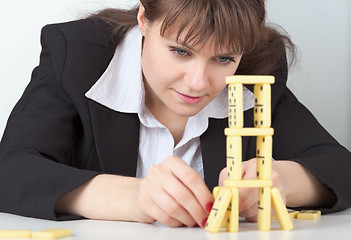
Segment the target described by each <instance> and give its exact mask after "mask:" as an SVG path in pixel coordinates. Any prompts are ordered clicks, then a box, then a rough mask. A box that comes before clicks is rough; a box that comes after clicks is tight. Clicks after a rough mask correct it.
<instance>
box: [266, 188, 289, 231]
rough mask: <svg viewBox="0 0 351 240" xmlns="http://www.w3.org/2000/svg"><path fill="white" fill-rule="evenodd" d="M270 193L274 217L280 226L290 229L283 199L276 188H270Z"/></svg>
mask: <svg viewBox="0 0 351 240" xmlns="http://www.w3.org/2000/svg"><path fill="white" fill-rule="evenodd" d="M271 194H272V205H273V209H274V212H275V215H276V217H277V218H278V221H279V224H280V227H281V228H282V229H283V230H287V231H288V230H291V229H293V225H292V222H291V219H290V216H289V214H288V211H287V209H286V207H285V204H284V202H283V199H282V197H281V195H280V192H279V190H278V189H277V188H272V189H271Z"/></svg>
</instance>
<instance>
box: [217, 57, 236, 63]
mask: <svg viewBox="0 0 351 240" xmlns="http://www.w3.org/2000/svg"><path fill="white" fill-rule="evenodd" d="M217 61H218V62H220V63H221V64H229V63H230V62H236V61H235V59H234V58H233V57H217Z"/></svg>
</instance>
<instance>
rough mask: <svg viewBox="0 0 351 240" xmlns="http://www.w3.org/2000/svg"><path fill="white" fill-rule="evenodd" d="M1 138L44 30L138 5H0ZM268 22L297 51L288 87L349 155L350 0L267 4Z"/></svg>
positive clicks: (61, 1) (83, 0) (79, 0)
mask: <svg viewBox="0 0 351 240" xmlns="http://www.w3.org/2000/svg"><path fill="white" fill-rule="evenodd" d="M0 1H1V7H0V136H2V134H3V130H4V128H5V125H6V121H7V118H8V116H9V114H10V112H11V110H12V108H13V106H14V105H15V103H16V102H17V101H18V99H19V98H20V96H21V94H22V93H23V90H24V88H25V87H26V85H27V84H28V82H29V80H30V75H31V71H32V70H33V68H34V67H35V66H36V65H37V64H38V62H39V53H40V29H41V28H42V27H43V26H44V25H45V24H48V23H55V22H62V21H69V20H74V19H78V18H82V17H84V16H87V14H89V13H93V12H95V11H97V10H99V9H103V8H106V7H123V8H129V7H131V6H134V5H135V4H137V3H138V0H55V1H48V0H31V1H28V0H0ZM267 11H268V21H269V22H274V23H277V24H279V25H281V26H282V27H283V28H284V29H285V30H287V32H288V33H289V34H290V36H291V38H292V40H293V41H294V42H295V44H297V46H298V48H299V55H298V63H297V65H295V66H294V67H293V68H292V69H291V72H290V76H289V87H290V88H291V89H292V90H293V92H294V93H295V94H296V95H297V97H298V98H299V99H300V101H301V102H303V103H304V104H305V105H306V106H307V107H308V108H309V109H310V110H311V111H312V112H313V114H314V115H315V116H316V117H317V119H318V120H319V121H320V122H321V124H322V125H323V126H324V127H325V128H326V129H327V130H328V131H329V132H330V133H331V134H332V135H333V136H334V137H335V138H336V139H337V140H338V141H339V142H340V143H342V144H343V145H344V146H346V147H347V148H348V149H349V150H351V124H350V122H351V95H350V90H351V44H350V43H351V1H349V0H337V1H334V0H309V1H304V0H294V1H291V0H268V1H267Z"/></svg>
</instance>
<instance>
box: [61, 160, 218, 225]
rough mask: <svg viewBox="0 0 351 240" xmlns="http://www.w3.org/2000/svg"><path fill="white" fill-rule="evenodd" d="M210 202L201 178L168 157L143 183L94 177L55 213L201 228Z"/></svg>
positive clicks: (122, 178) (127, 179)
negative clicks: (158, 222)
mask: <svg viewBox="0 0 351 240" xmlns="http://www.w3.org/2000/svg"><path fill="white" fill-rule="evenodd" d="M212 202H213V197H212V195H211V193H210V191H209V190H208V188H207V187H206V185H205V183H204V181H203V180H202V178H201V176H200V175H199V174H198V173H197V172H196V171H195V170H194V169H192V168H191V167H190V166H188V165H187V164H186V163H184V162H183V161H182V160H181V159H179V158H177V157H168V158H166V159H165V160H164V161H163V162H162V163H161V164H160V165H157V166H153V167H152V168H151V169H150V171H149V172H148V175H147V176H146V178H145V179H137V178H131V177H122V176H116V175H107V174H103V175H98V176H96V177H95V178H93V179H92V180H90V181H88V182H87V183H85V184H84V185H82V186H81V187H79V188H77V189H75V190H73V191H71V192H69V193H67V194H66V195H64V196H63V197H62V198H60V199H59V201H58V203H57V205H56V210H57V211H58V212H63V213H69V214H75V215H80V216H84V217H87V218H91V219H104V220H122V221H137V222H146V223H151V222H154V221H160V222H162V223H164V224H166V225H169V226H172V227H178V226H183V225H186V226H189V227H193V226H194V225H196V224H197V225H199V226H201V225H203V224H204V222H205V221H206V218H207V216H208V211H209V210H210V209H209V204H211V203H212Z"/></svg>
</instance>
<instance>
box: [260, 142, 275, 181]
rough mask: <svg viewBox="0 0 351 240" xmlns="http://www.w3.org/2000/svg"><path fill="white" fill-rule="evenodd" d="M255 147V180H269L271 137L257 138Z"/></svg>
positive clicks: (270, 170)
mask: <svg viewBox="0 0 351 240" xmlns="http://www.w3.org/2000/svg"><path fill="white" fill-rule="evenodd" d="M256 146H257V149H256V159H257V178H258V179H271V172H272V136H258V137H257V143H256Z"/></svg>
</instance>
